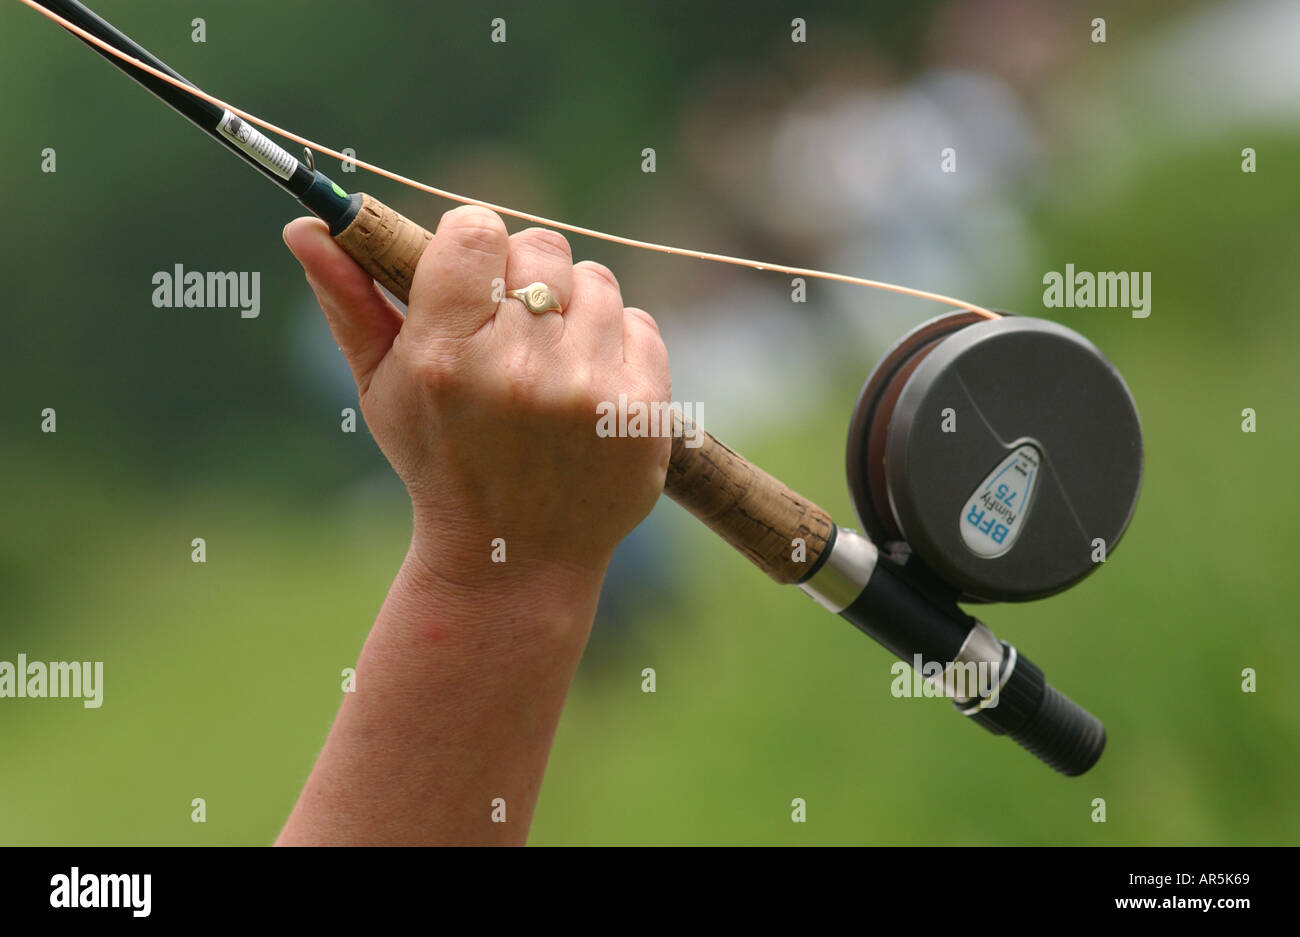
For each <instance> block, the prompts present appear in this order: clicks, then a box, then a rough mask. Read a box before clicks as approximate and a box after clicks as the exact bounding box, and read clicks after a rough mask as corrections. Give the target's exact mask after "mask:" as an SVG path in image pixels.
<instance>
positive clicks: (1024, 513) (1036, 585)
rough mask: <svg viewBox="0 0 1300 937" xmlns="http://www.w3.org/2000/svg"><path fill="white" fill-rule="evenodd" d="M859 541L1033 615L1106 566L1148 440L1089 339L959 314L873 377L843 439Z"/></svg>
mask: <svg viewBox="0 0 1300 937" xmlns="http://www.w3.org/2000/svg"><path fill="white" fill-rule="evenodd" d="M848 478H849V488H850V491H851V493H852V496H853V502H854V507H855V509H856V510H857V514H858V517H859V519H860V520H861V522H862V526H863V529H864V531H865V532H866V533H867V534H868V535H869V536H870V537H871V539H872V540H874V541H875V542H876V543H879V544H882V545H885V544H889V543H891V542H897V541H905V542H906V543H907V544H908V545H909V546H910V548H911V552H912V554H913V556H914V557H916V558H919V559H920V560H921V561H922V563H923V565H924V566H926V567H927V568H928V569H929V570H930V571H932V572H933V573H935V574H937V575H938V576H939V577H940V578H941V579H943V580H944V581H945V582H947V583H948V584H949V585H951V586H953V587H955V588H956V589H957V590H959V592H960V593H961V597H962V599H963V600H968V601H969V600H983V601H1027V600H1030V599H1038V598H1043V597H1044V596H1048V595H1051V594H1053V593H1055V592H1059V591H1061V590H1062V589H1065V588H1067V587H1069V586H1071V585H1073V584H1074V583H1076V582H1078V581H1079V580H1081V579H1083V578H1084V577H1085V576H1087V575H1088V574H1089V573H1090V572H1092V570H1093V569H1095V568H1096V566H1097V565H1099V563H1098V562H1096V561H1095V560H1094V556H1099V555H1100V553H1099V546H1100V545H1099V544H1098V543H1097V541H1101V544H1104V550H1105V555H1106V556H1107V557H1108V556H1109V555H1110V552H1111V551H1112V550H1113V549H1114V547H1115V544H1116V543H1117V542H1118V541H1119V539H1120V537H1121V535H1122V534H1123V533H1124V530H1125V528H1127V526H1128V523H1129V519H1130V518H1131V517H1132V515H1133V510H1134V508H1135V507H1136V505H1137V497H1138V489H1139V487H1140V485H1141V478H1142V430H1141V426H1140V424H1139V422H1138V415H1137V408H1136V406H1135V405H1134V403H1133V398H1132V396H1131V395H1130V394H1129V391H1128V387H1127V386H1126V385H1125V384H1124V380H1123V378H1121V377H1120V375H1119V373H1118V372H1117V371H1116V370H1115V368H1114V366H1113V365H1112V364H1111V363H1110V362H1109V361H1107V360H1106V358H1105V357H1104V356H1103V355H1102V353H1101V352H1100V351H1098V350H1097V348H1096V346H1094V345H1093V344H1092V343H1091V342H1089V341H1088V340H1087V339H1085V338H1083V337H1082V336H1081V335H1079V334H1078V333H1076V332H1074V331H1072V330H1070V329H1068V328H1066V327H1065V326H1063V325H1059V324H1057V323H1054V322H1049V321H1047V320H1044V319H1034V318H1027V317H1020V316H1004V317H1002V318H999V319H986V318H984V317H983V316H980V315H977V314H975V313H971V312H957V313H951V314H948V315H945V316H941V317H939V318H937V319H932V320H930V321H929V322H926V323H924V324H922V325H920V326H918V327H917V328H916V329H913V330H912V331H911V332H909V333H908V334H907V335H905V336H904V337H903V338H902V339H901V340H900V341H899V342H898V343H897V344H896V345H895V346H894V347H893V348H892V349H890V350H889V352H887V353H886V355H885V357H884V358H883V359H882V360H881V361H880V363H879V364H877V366H876V368H875V369H874V370H873V371H872V372H871V375H870V376H869V377H868V378H867V382H866V384H865V385H864V386H863V388H862V393H861V394H860V395H859V398H858V403H857V407H856V409H855V410H854V414H853V421H852V424H851V426H850V430H849V440H848Z"/></svg>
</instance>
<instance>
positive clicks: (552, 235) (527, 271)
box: [495, 228, 573, 340]
mask: <svg viewBox="0 0 1300 937" xmlns="http://www.w3.org/2000/svg"><path fill="white" fill-rule="evenodd" d="M538 281H541V282H542V283H545V284H546V285H547V286H549V287H550V288H551V294H552V295H553V296H554V297H555V299H556V301H557V302H559V304H560V308H561V309H562V310H567V309H568V308H569V306H570V303H571V302H572V298H573V254H572V252H571V251H570V250H569V242H568V240H566V239H565V237H564V235H562V234H560V233H558V232H556V231H551V230H549V229H547V228H529V229H527V230H526V231H520V232H519V233H518V234H515V235H512V236H511V238H510V256H509V257H508V258H507V261H506V293H505V296H506V300H505V301H504V302H502V303H501V305H500V306H499V307H498V308H497V321H496V326H495V328H498V329H506V330H508V331H509V332H511V333H514V334H516V335H518V336H519V337H522V338H527V339H530V340H537V339H539V338H541V337H543V336H545V337H549V338H552V339H555V338H558V337H559V336H560V335H561V334H562V333H563V331H564V325H563V322H562V321H561V320H560V314H559V313H553V312H546V313H541V314H535V313H532V312H530V311H529V310H528V308H527V307H526V306H525V305H524V304H523V303H522V302H520V301H519V300H517V299H515V298H513V297H511V296H510V291H512V290H517V289H521V288H523V287H525V286H528V285H529V284H532V283H536V282H538Z"/></svg>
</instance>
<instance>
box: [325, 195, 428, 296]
mask: <svg viewBox="0 0 1300 937" xmlns="http://www.w3.org/2000/svg"><path fill="white" fill-rule="evenodd" d="M334 240H335V242H337V243H338V245H339V246H340V247H342V248H343V249H344V250H345V251H347V252H348V254H349V255H350V256H351V257H352V259H353V260H355V261H356V262H357V263H359V264H360V265H361V266H362V267H363V268H365V271H366V273H368V274H370V275H371V276H372V277H374V278H375V282H377V283H378V284H379V285H380V286H383V287H385V288H386V289H387V290H388V291H389V292H390V293H392V294H393V295H394V296H396V297H397V298H398V299H400V300H401V301H402V302H407V301H409V300H410V298H411V280H413V279H414V278H415V265H416V264H418V263H419V262H420V255H421V254H423V253H424V248H425V246H426V245H427V244H428V243H429V241H431V240H433V235H432V234H430V233H429V232H428V231H426V230H424V229H423V228H421V227H420V226H419V225H418V224H416V223H415V222H414V221H411V220H410V219H409V218H406V217H404V216H402V215H399V214H398V213H397V212H395V211H393V210H392V209H391V208H389V207H388V206H387V205H385V204H384V203H383V202H381V201H379V199H377V198H372V197H371V196H369V195H366V194H364V193H363V194H362V195H361V207H360V208H359V209H358V210H357V215H356V217H355V218H353V219H352V223H351V224H349V225H348V226H347V227H346V228H344V229H343V230H342V231H340V232H339V233H338V234H336V235H335V236H334Z"/></svg>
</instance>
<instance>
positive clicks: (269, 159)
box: [217, 111, 298, 180]
mask: <svg viewBox="0 0 1300 937" xmlns="http://www.w3.org/2000/svg"><path fill="white" fill-rule="evenodd" d="M217 132H218V133H220V134H221V135H222V136H223V137H225V138H226V139H227V140H229V141H230V142H231V143H233V144H235V146H237V147H239V148H240V149H241V150H243V151H244V152H245V153H247V154H248V155H249V156H251V157H252V158H253V160H254V161H255V162H256V163H257V164H258V165H259V166H265V167H266V168H267V169H269V170H271V172H273V173H275V174H276V175H277V176H279V177H280V178H281V179H286V180H287V179H288V178H289V177H290V176H292V175H293V174H294V173H295V172H296V171H297V170H298V161H297V160H296V159H294V158H293V157H292V156H290V155H289V154H288V153H286V152H285V151H284V150H283V149H281V148H280V147H279V146H277V145H276V143H275V141H273V140H271V139H270V138H269V137H266V136H264V135H263V134H262V133H261V131H259V130H258V129H257V128H256V127H254V126H253V125H252V124H250V123H249V122H248V121H246V120H241V119H240V118H239V117H237V116H236V115H234V114H232V113H230V111H226V113H225V116H224V117H222V118H221V122H220V123H219V124H217Z"/></svg>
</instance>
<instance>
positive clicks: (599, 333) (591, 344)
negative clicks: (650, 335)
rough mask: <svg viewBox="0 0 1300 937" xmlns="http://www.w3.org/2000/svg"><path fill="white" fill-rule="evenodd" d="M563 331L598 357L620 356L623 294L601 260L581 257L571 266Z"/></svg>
mask: <svg viewBox="0 0 1300 937" xmlns="http://www.w3.org/2000/svg"><path fill="white" fill-rule="evenodd" d="M564 328H565V334H566V335H567V336H569V337H570V339H571V340H572V342H573V343H574V345H575V347H576V348H577V349H578V350H579V351H580V352H582V353H583V354H585V355H589V356H591V357H592V358H594V359H595V360H598V361H613V362H620V361H622V360H623V297H622V294H621V293H620V292H619V288H618V280H617V279H615V277H614V274H613V273H611V272H610V270H609V268H608V267H606V266H605V265H604V264H598V263H596V262H594V261H591V260H584V261H582V262H581V263H579V264H576V265H574V268H573V300H572V301H571V302H570V304H569V306H568V308H567V309H565V311H564Z"/></svg>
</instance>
